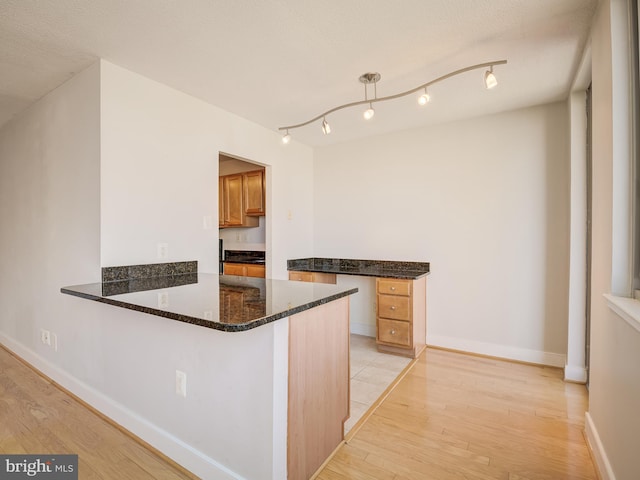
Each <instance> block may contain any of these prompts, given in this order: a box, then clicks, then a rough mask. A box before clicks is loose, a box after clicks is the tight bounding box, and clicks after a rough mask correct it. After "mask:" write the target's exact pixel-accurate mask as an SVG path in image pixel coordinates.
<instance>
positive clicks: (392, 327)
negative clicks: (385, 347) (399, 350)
mask: <svg viewBox="0 0 640 480" xmlns="http://www.w3.org/2000/svg"><path fill="white" fill-rule="evenodd" d="M409 326H410V324H409V323H407V322H401V321H398V320H387V319H385V318H379V319H378V342H380V343H388V344H391V345H399V346H402V347H410V346H411V336H410V334H409Z"/></svg>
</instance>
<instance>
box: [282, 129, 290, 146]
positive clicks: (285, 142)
mask: <svg viewBox="0 0 640 480" xmlns="http://www.w3.org/2000/svg"><path fill="white" fill-rule="evenodd" d="M290 141H291V135H289V130H287V132H286V133H285V134H284V135H283V136H282V143H284V144H285V145H287V144H288V143H289V142H290Z"/></svg>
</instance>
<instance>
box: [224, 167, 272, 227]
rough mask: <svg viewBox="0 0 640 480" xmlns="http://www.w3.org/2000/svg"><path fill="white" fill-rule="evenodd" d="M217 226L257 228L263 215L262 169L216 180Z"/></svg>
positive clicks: (263, 190)
mask: <svg viewBox="0 0 640 480" xmlns="http://www.w3.org/2000/svg"><path fill="white" fill-rule="evenodd" d="M218 192H219V193H218V218H219V222H218V226H219V227H257V226H258V225H259V220H258V217H259V216H264V215H265V188H264V169H263V170H255V171H251V172H243V173H235V174H232V175H224V176H221V177H219V178H218Z"/></svg>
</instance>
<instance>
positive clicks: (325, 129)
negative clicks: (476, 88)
mask: <svg viewBox="0 0 640 480" xmlns="http://www.w3.org/2000/svg"><path fill="white" fill-rule="evenodd" d="M506 63H507V61H506V60H496V61H494V62H486V63H479V64H477V65H471V66H469V67H465V68H461V69H460V70H455V71H453V72H450V73H447V74H446V75H442V76H441V77H438V78H436V79H435V80H431V81H430V82H427V83H423V84H422V85H419V86H417V87H415V88H412V89H411V90H407V91H406V92H400V93H396V94H395V95H388V96H386V97H380V98H378V91H377V84H378V81H379V80H380V78H381V76H380V74H379V73H378V72H369V73H363V74H362V75H361V76H360V78H359V80H360V82H361V83H363V84H364V100H360V101H356V102H351V103H345V104H344V105H338V106H337V107H334V108H332V109H331V110H327V111H326V112H324V113H322V114H320V115H318V116H317V117H313V118H312V119H311V120H307V121H306V122H303V123H298V124H296V125H288V126H286V127H280V128H279V129H278V130H280V131H284V132H285V134H284V135H283V136H282V143H284V144H287V143H289V142H290V141H291V135H289V130H293V129H294V128H300V127H304V126H305V125H309V124H310V123H313V122H315V121H316V120H320V119H322V133H324V134H325V135H328V134H329V133H331V127H330V126H329V123H328V122H327V119H326V116H327V115H329V114H330V113H333V112H337V111H338V110H342V109H344V108H348V107H355V106H357V105H367V104H368V105H369V108H368V109H367V110H365V111H364V113H363V117H364V118H365V120H371V118H373V116H374V115H375V113H376V112H375V110H374V109H373V104H374V103H376V102H383V101H385V100H394V99H396V98H400V97H404V96H406V95H409V94H411V93H415V92H418V91H420V90H424V93H423V94H422V95H420V97H418V103H419V104H420V105H426V104H427V103H429V101H430V100H431V96H430V95H429V93H428V92H427V87H429V86H431V85H433V84H435V83H438V82H442V81H443V80H446V79H447V78H451V77H454V76H456V75H460V74H462V73H465V72H469V71H471V70H477V69H480V68H487V67H488V68H489V70H486V71H485V73H484V85H485V88H487V89H492V88H494V87H496V86H497V85H498V80H497V79H496V76H495V75H494V73H493V67H495V66H496V65H504V64H506ZM369 85H373V98H369V95H368V91H367V87H368V86H369Z"/></svg>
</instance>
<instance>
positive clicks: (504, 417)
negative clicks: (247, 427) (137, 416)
mask: <svg viewBox="0 0 640 480" xmlns="http://www.w3.org/2000/svg"><path fill="white" fill-rule="evenodd" d="M586 409H587V394H586V390H585V387H584V386H582V385H575V384H570V383H564V382H563V381H562V372H561V371H560V370H559V369H554V368H544V367H536V366H530V365H522V364H517V363H510V362H504V361H500V360H493V359H486V358H481V357H474V356H469V355H464V354H459V353H453V352H446V351H441V350H433V349H429V348H428V349H427V350H426V352H425V353H423V354H422V355H421V357H420V358H419V360H418V361H417V363H416V364H415V365H414V367H413V368H411V370H409V373H408V374H407V375H406V376H405V377H404V378H403V379H402V380H401V381H400V383H399V384H398V385H397V387H396V388H395V389H394V390H393V391H392V392H391V394H390V395H389V396H388V397H387V398H386V400H385V401H384V402H382V404H381V405H380V407H378V409H377V410H376V411H375V412H374V413H373V415H371V417H369V419H368V420H367V421H366V422H365V423H364V424H363V425H362V426H361V428H360V429H359V430H357V431H356V432H355V435H354V436H353V437H352V438H351V439H350V440H349V441H348V443H347V444H346V445H343V446H342V447H341V448H340V449H339V450H338V452H337V454H336V455H335V456H334V457H333V459H332V460H331V461H330V462H329V463H328V464H327V466H326V467H325V468H324V470H323V471H322V472H320V474H319V475H318V477H317V478H318V479H320V480H345V479H354V480H372V479H375V480H384V479H387V480H421V479H504V480H537V479H545V480H551V479H563V480H564V479H596V478H597V477H596V474H595V470H594V467H593V464H592V460H591V458H590V456H589V451H588V449H587V446H586V442H585V439H584V435H583V429H584V412H585V411H586ZM0 453H77V454H79V463H80V465H79V470H80V477H79V478H81V479H125V480H126V479H136V480H137V479H166V480H169V479H194V478H197V477H195V476H192V475H190V474H189V473H188V472H185V471H183V470H181V469H179V468H176V467H175V466H174V465H172V464H171V463H169V462H166V461H165V460H164V459H163V458H162V457H161V456H159V455H156V454H155V453H154V451H152V450H149V449H147V448H145V447H144V446H143V445H141V444H140V443H138V442H136V441H135V440H133V439H132V438H131V437H129V436H128V435H126V434H124V433H122V432H121V431H120V430H118V429H117V428H116V427H114V426H113V425H111V424H110V423H108V422H107V421H105V420H104V419H103V418H101V417H100V416H98V415H96V414H95V413H93V412H92V411H91V410H89V409H87V408H86V407H85V406H84V405H82V404H81V403H79V402H77V401H76V400H75V399H74V398H73V397H71V396H69V395H67V394H66V393H65V392H63V391H61V390H60V389H58V388H57V387H56V386H55V385H54V384H52V383H50V382H49V381H47V380H46V379H45V378H43V377H41V376H39V375H38V374H36V373H35V372H34V371H33V370H31V369H30V368H29V367H27V366H25V365H24V364H22V363H21V362H20V361H18V360H17V359H16V358H14V357H13V356H12V355H11V354H9V353H8V352H7V351H6V350H4V349H3V348H0Z"/></svg>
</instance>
